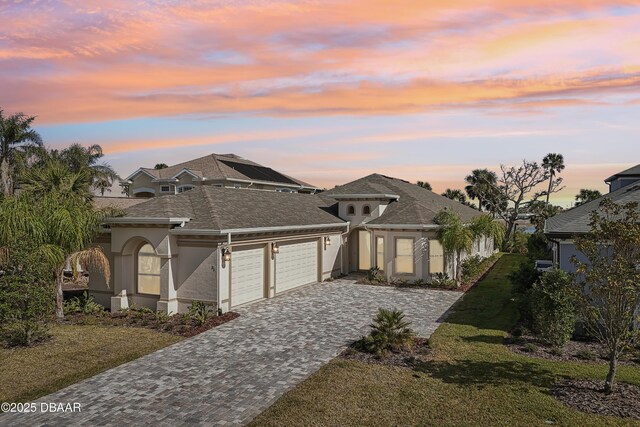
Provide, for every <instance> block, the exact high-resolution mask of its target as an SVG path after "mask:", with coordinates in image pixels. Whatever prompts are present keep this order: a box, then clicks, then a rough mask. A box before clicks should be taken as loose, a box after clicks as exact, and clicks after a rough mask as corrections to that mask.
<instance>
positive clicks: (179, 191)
mask: <svg viewBox="0 0 640 427" xmlns="http://www.w3.org/2000/svg"><path fill="white" fill-rule="evenodd" d="M194 188H195V187H194V186H193V185H183V186H181V187H178V193H184V192H185V191H189V190H193V189H194Z"/></svg>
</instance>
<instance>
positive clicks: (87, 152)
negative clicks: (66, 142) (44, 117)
mask: <svg viewBox="0 0 640 427" xmlns="http://www.w3.org/2000/svg"><path fill="white" fill-rule="evenodd" d="M51 157H52V158H53V159H56V160H58V161H59V162H61V163H62V164H64V165H66V166H67V167H68V168H69V169H70V170H71V171H72V172H76V173H78V172H80V171H82V170H83V169H86V170H87V171H88V173H89V176H90V180H91V187H93V188H94V189H96V190H98V191H100V194H101V195H103V196H104V193H105V191H111V186H112V185H113V182H114V181H115V180H118V179H120V177H119V176H118V174H117V173H116V171H115V170H114V169H113V168H112V167H111V166H110V165H109V164H108V163H104V162H102V163H99V160H100V159H101V158H102V157H104V153H103V151H102V147H101V146H100V145H98V144H93V145H90V146H88V147H84V146H82V145H80V144H71V145H70V146H68V147H67V148H65V149H63V150H61V151H58V150H52V151H51ZM45 161H46V159H45Z"/></svg>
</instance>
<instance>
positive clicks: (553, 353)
mask: <svg viewBox="0 0 640 427" xmlns="http://www.w3.org/2000/svg"><path fill="white" fill-rule="evenodd" d="M504 344H505V345H506V346H507V348H508V349H509V350H511V351H513V352H514V353H518V354H522V355H525V356H530V357H538V358H541V359H548V360H557V361H562V362H583V363H584V362H589V363H609V362H608V360H607V358H606V357H605V355H604V354H603V351H602V347H601V346H600V344H598V343H597V342H594V341H586V340H581V341H578V340H571V341H569V342H568V343H567V344H566V345H565V346H564V347H563V348H562V349H552V348H551V347H548V346H546V345H545V343H544V342H542V341H541V340H540V339H538V338H536V337H534V336H531V335H523V336H521V337H517V338H514V337H508V338H506V339H505V341H504ZM589 356H592V357H589ZM619 364H620V365H631V366H634V365H635V366H640V349H638V350H631V351H627V352H626V353H624V354H623V355H622V357H621V358H620V361H619Z"/></svg>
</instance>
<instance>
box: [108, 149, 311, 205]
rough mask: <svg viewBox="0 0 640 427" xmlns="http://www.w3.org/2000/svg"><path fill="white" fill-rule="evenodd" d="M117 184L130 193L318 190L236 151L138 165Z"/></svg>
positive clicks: (133, 194) (308, 191) (156, 194)
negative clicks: (164, 165) (166, 163)
mask: <svg viewBox="0 0 640 427" xmlns="http://www.w3.org/2000/svg"><path fill="white" fill-rule="evenodd" d="M120 185H121V186H122V187H123V189H124V190H125V192H126V193H127V194H128V195H129V196H131V197H154V196H162V195H168V194H178V193H182V192H184V191H188V190H191V189H193V188H196V187H199V186H201V185H211V186H214V187H233V188H253V189H260V190H273V191H280V192H287V193H315V192H316V191H318V190H319V189H318V188H317V187H314V186H312V185H310V184H307V183H306V182H303V181H300V180H298V179H295V178H292V177H290V176H287V175H284V174H282V173H280V172H277V171H275V170H273V169H271V168H268V167H265V166H262V165H259V164H258V163H255V162H252V161H250V160H247V159H243V158H242V157H240V156H238V155H236V154H209V155H207V156H204V157H200V158H198V159H194V160H189V161H187V162H184V163H179V164H177V165H173V166H169V167H167V168H164V169H152V168H139V169H138V170H136V171H135V172H133V173H132V174H131V175H129V176H128V177H127V178H126V179H124V180H123V181H122V182H121V183H120Z"/></svg>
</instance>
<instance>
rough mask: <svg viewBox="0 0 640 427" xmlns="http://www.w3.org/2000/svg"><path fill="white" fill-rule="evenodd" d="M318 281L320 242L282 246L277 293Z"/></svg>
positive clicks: (277, 271)
mask: <svg viewBox="0 0 640 427" xmlns="http://www.w3.org/2000/svg"><path fill="white" fill-rule="evenodd" d="M317 280H318V242H317V241H316V240H313V241H310V242H302V243H291V244H281V245H280V252H279V253H278V255H277V258H276V292H283V291H287V290H289V289H293V288H296V287H298V286H302V285H307V284H309V283H314V282H316V281H317Z"/></svg>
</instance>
